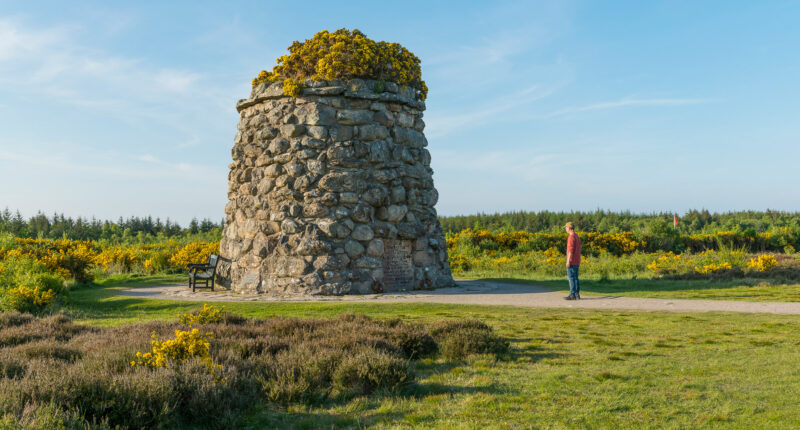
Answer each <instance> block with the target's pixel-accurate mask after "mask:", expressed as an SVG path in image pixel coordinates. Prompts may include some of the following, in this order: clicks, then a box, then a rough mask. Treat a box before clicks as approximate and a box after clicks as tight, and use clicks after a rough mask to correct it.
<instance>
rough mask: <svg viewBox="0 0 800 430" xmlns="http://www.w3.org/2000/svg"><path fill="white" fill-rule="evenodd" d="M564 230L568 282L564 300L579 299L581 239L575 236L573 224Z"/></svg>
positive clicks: (569, 223) (568, 224)
mask: <svg viewBox="0 0 800 430" xmlns="http://www.w3.org/2000/svg"><path fill="white" fill-rule="evenodd" d="M564 229H565V230H566V231H567V234H568V235H569V238H568V239H567V279H568V280H569V295H568V296H567V297H564V298H565V299H566V300H580V299H581V283H580V281H578V268H579V267H580V265H581V238H580V237H578V235H577V234H575V224H573V223H572V221H570V222H568V223H567V224H566V225H565V226H564Z"/></svg>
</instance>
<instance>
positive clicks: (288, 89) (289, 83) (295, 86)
mask: <svg viewBox="0 0 800 430" xmlns="http://www.w3.org/2000/svg"><path fill="white" fill-rule="evenodd" d="M302 89H303V84H302V83H301V82H297V81H295V80H293V79H292V78H286V79H284V80H283V93H284V94H286V95H287V96H289V97H298V96H299V95H300V90H302Z"/></svg>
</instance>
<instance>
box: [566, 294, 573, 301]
mask: <svg viewBox="0 0 800 430" xmlns="http://www.w3.org/2000/svg"><path fill="white" fill-rule="evenodd" d="M564 300H575V296H574V295H572V294H570V295H568V296H567V297H564Z"/></svg>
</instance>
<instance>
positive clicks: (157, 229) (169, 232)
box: [0, 209, 800, 243]
mask: <svg viewBox="0 0 800 430" xmlns="http://www.w3.org/2000/svg"><path fill="white" fill-rule="evenodd" d="M674 215H675V214H672V213H663V212H662V213H653V214H636V213H631V212H610V211H602V210H597V211H594V212H550V211H542V212H508V213H496V214H476V215H459V216H445V217H440V218H439V219H440V220H441V222H442V228H443V229H444V231H445V233H457V232H460V231H462V230H464V229H466V228H470V229H473V230H488V231H490V232H493V233H498V232H512V231H528V232H532V233H540V232H545V233H560V232H561V231H562V228H563V226H564V224H565V223H566V222H567V221H572V222H574V223H575V224H576V228H577V230H578V231H584V232H598V233H621V232H627V231H630V232H633V233H642V234H648V235H653V236H671V235H675V234H680V235H690V234H715V233H717V232H720V231H732V232H740V233H745V234H755V233H765V232H774V231H777V230H779V229H785V230H788V231H789V232H792V233H794V234H800V212H780V211H771V210H767V211H742V212H727V213H711V212H709V211H707V210H699V211H698V210H691V211H689V212H687V213H685V214H683V215H678V228H677V230H675V229H673V216H674ZM222 226H223V222H222V221H220V222H214V221H211V220H209V219H203V220H197V219H193V220H192V221H191V222H190V223H189V225H188V226H187V227H182V226H181V225H179V224H178V223H177V222H173V221H170V220H169V219H166V220H164V221H162V220H161V219H159V218H155V219H153V218H152V217H149V216H148V217H142V218H139V217H131V218H128V219H123V218H119V220H117V221H116V222H114V221H107V220H105V221H101V220H97V219H95V218H92V219H87V218H81V217H78V218H71V217H66V216H64V215H63V214H55V215H52V216H47V215H44V214H42V213H38V214H36V215H35V216H32V217H30V218H27V219H26V218H25V217H23V216H22V215H21V214H20V213H19V211H17V212H14V213H12V212H11V211H10V210H9V209H5V210H4V211H2V212H0V233H3V232H5V233H11V234H13V235H14V236H17V237H27V238H42V239H72V240H108V241H119V242H140V243H141V242H149V241H157V240H160V239H165V238H185V237H190V236H191V237H193V238H194V239H196V240H219V239H220V237H221V233H222Z"/></svg>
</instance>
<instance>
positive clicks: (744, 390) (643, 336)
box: [63, 277, 800, 428]
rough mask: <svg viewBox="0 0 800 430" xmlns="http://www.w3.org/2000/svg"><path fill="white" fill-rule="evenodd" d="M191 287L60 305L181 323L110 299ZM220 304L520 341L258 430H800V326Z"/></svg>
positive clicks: (258, 413) (96, 320)
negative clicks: (464, 327)
mask: <svg viewBox="0 0 800 430" xmlns="http://www.w3.org/2000/svg"><path fill="white" fill-rule="evenodd" d="M182 280H183V278H182V277H161V278H155V277H143V278H139V279H135V280H131V281H127V282H122V281H120V279H116V280H110V281H106V282H104V283H102V284H100V285H97V286H94V287H85V288H81V289H77V290H75V291H73V292H71V293H70V298H69V301H68V302H67V303H65V304H64V306H63V309H64V311H65V312H67V313H69V314H71V315H73V316H74V317H76V318H77V319H78V320H79V321H80V322H83V323H87V324H93V325H117V324H123V323H128V322H134V321H145V320H152V319H160V320H169V319H175V318H176V315H177V314H178V313H180V312H184V311H186V310H188V309H193V308H196V307H198V305H199V304H198V303H191V302H181V301H168V300H148V299H140V298H134V297H121V296H115V290H116V289H119V288H130V287H134V286H144V285H153V284H163V283H165V282H174V281H182ZM614 282H617V281H613V282H612V283H610V285H612V286H614V285H617V287H616V288H619V291H620V292H621V293H625V295H633V294H628V293H629V291H625V289H624V285H622V284H615V283H614ZM545 285H547V284H545ZM645 285H647V284H645ZM548 286H550V285H548ZM553 286H556V284H555V281H554V284H553ZM594 287H597V288H594ZM690 287H691V286H690V285H687V286H686V287H684V288H685V290H684V289H681V288H680V287H679V285H677V284H676V285H675V286H674V290H675V291H679V292H685V291H691V290H694V291H703V289H701V288H697V287H694V288H690ZM585 288H586V289H587V290H588V291H594V292H595V293H603V294H609V292H606V291H605V290H604V288H605V289H609V288H611V287H609V286H608V285H605V284H604V285H602V286H601V285H600V284H599V283H587V285H586V287H585ZM649 288H655V287H654V286H651V287H649ZM641 289H642V290H643V291H642V292H643V293H647V292H651V293H654V291H648V290H647V289H646V288H645V287H642V288H641ZM720 290H722V288H720ZM630 292H633V293H636V291H630ZM640 296H645V295H644V294H643V295H640ZM656 296H657V295H652V296H649V297H656ZM673 297H674V296H673ZM224 305H225V307H226V309H228V310H230V311H233V312H237V313H241V314H244V315H248V316H263V317H267V316H272V315H286V316H314V317H323V316H331V315H336V314H340V313H345V312H351V313H363V314H366V315H369V316H373V317H378V318H385V317H402V318H404V319H411V320H425V321H429V320H436V319H442V318H463V317H473V318H479V319H481V320H483V321H485V322H486V323H488V324H489V325H491V326H492V327H493V328H494V329H495V330H496V331H498V332H499V333H500V334H501V335H503V336H505V337H507V338H508V339H509V341H510V342H511V345H512V353H511V354H509V355H508V356H505V357H501V358H500V359H498V360H495V359H494V358H493V357H492V356H472V357H471V358H470V359H468V360H467V361H465V362H456V363H452V362H445V361H443V360H441V359H428V360H423V361H421V362H419V364H418V365H417V366H416V372H417V375H418V378H417V384H416V385H414V386H411V387H410V388H408V389H406V390H405V391H404V392H402V393H399V394H397V393H383V394H373V395H371V396H368V397H360V398H356V399H353V400H350V401H348V402H344V403H332V404H321V405H316V406H302V405H288V406H281V407H277V406H262V407H258V408H256V409H255V410H254V411H253V413H252V414H251V415H250V416H248V417H247V420H248V425H249V426H250V427H251V428H262V427H267V428H273V427H295V428H319V427H362V426H364V427H378V428H405V427H414V428H506V427H525V428H527V427H535V428H630V427H636V428H721V427H724V428H796V427H797V426H800V413H799V412H800V406H798V404H797V401H796V399H797V398H798V395H800V370H798V367H797V362H798V361H800V348H798V344H799V343H800V340H798V337H797V333H798V332H799V331H798V330H799V329H800V320H798V319H797V317H796V316H788V315H787V316H783V315H766V314H725V313H702V314H697V313H694V314H678V313H652V312H613V311H594V310H554V309H527V308H515V307H488V306H461V305H442V304H388V303H382V304H362V303H358V304H353V303H225V304H224Z"/></svg>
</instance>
